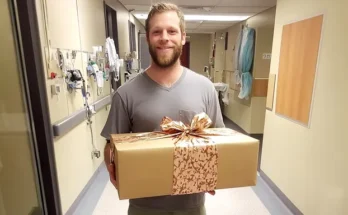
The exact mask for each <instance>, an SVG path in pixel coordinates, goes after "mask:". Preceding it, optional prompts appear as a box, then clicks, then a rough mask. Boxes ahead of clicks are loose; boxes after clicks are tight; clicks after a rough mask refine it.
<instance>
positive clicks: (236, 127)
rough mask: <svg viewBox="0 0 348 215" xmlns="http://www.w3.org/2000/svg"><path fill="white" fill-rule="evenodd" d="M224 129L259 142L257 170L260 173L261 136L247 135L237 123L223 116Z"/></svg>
mask: <svg viewBox="0 0 348 215" xmlns="http://www.w3.org/2000/svg"><path fill="white" fill-rule="evenodd" d="M223 118H224V121H225V124H226V127H229V128H231V129H233V130H236V131H238V132H240V133H242V134H245V135H248V136H250V137H253V138H255V139H258V140H259V141H260V147H259V161H258V162H259V163H258V166H257V169H258V170H259V171H260V168H261V155H262V146H263V134H249V133H248V132H246V131H245V130H244V129H243V128H241V127H240V126H239V125H237V123H235V122H233V121H232V120H231V119H229V118H228V117H226V116H225V115H223Z"/></svg>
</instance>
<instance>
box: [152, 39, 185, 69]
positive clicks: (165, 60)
mask: <svg viewBox="0 0 348 215" xmlns="http://www.w3.org/2000/svg"><path fill="white" fill-rule="evenodd" d="M149 52H150V55H151V57H152V60H153V62H154V63H155V64H156V65H157V66H159V67H161V68H168V67H171V66H173V65H174V64H175V63H176V61H177V60H178V59H179V57H180V55H181V52H182V45H181V44H180V45H175V46H174V48H173V53H171V54H170V55H162V56H158V54H157V52H156V47H155V46H153V45H150V46H149Z"/></svg>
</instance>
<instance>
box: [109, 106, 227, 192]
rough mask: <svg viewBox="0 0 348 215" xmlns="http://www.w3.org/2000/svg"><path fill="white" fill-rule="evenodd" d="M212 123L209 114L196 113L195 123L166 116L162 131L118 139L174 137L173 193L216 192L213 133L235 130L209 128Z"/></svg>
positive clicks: (135, 139) (216, 160)
mask: <svg viewBox="0 0 348 215" xmlns="http://www.w3.org/2000/svg"><path fill="white" fill-rule="evenodd" d="M211 124H212V121H211V119H210V118H209V116H208V115H207V114H206V113H200V114H197V115H195V116H194V117H193V119H192V121H191V125H186V124H184V123H182V122H180V121H173V120H172V119H170V118H169V117H164V118H163V119H162V122H161V129H162V131H159V132H150V133H145V134H137V135H131V136H127V137H120V138H116V139H114V141H116V143H117V142H120V143H122V142H134V141H138V140H156V139H162V138H169V137H172V138H173V139H175V142H174V163H173V164H174V171H173V189H172V195H183V194H191V193H200V192H206V191H212V190H215V189H216V185H217V176H218V174H217V168H218V150H217V147H216V145H215V144H214V142H213V141H212V139H211V138H210V137H209V136H222V135H231V133H230V132H228V133H226V132H222V131H219V130H215V131H214V130H210V131H208V130H206V129H207V128H209V127H210V125H211Z"/></svg>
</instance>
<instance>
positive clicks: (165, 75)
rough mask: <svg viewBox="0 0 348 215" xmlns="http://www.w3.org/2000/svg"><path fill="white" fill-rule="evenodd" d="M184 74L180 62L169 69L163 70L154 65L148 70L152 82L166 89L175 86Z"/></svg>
mask: <svg viewBox="0 0 348 215" xmlns="http://www.w3.org/2000/svg"><path fill="white" fill-rule="evenodd" d="M182 72H183V68H182V66H181V65H180V61H178V62H177V63H175V64H174V65H173V66H171V67H168V68H161V67H159V66H157V65H156V64H154V63H152V64H151V66H150V67H149V68H148V69H147V70H146V73H147V75H148V76H149V77H150V78H151V79H152V80H154V81H155V82H157V83H158V84H160V85H162V86H164V87H171V86H173V84H175V82H176V81H177V80H179V78H180V76H181V74H182Z"/></svg>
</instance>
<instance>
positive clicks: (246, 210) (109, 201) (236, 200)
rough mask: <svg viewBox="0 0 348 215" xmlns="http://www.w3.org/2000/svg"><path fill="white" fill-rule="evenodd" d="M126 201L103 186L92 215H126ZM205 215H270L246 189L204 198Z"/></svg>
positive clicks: (230, 190) (107, 186)
mask: <svg viewBox="0 0 348 215" xmlns="http://www.w3.org/2000/svg"><path fill="white" fill-rule="evenodd" d="M127 209H128V201H124V200H122V201H120V200H118V195H117V192H116V190H115V188H114V187H113V186H112V184H111V183H110V182H108V183H107V185H106V186H105V189H104V192H103V194H102V196H101V198H100V199H99V201H98V203H97V205H96V208H95V210H94V212H93V215H111V214H112V215H127ZM206 209H207V215H270V213H269V211H268V210H267V208H266V207H265V206H264V205H263V204H262V202H261V201H260V199H259V198H258V197H257V196H256V194H255V193H254V191H253V190H252V189H251V188H249V187H247V188H237V189H228V190H218V191H217V192H216V195H215V196H211V195H209V194H207V196H206Z"/></svg>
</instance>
